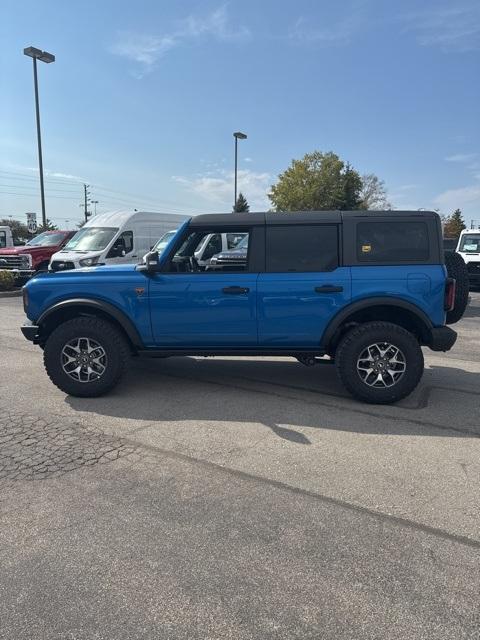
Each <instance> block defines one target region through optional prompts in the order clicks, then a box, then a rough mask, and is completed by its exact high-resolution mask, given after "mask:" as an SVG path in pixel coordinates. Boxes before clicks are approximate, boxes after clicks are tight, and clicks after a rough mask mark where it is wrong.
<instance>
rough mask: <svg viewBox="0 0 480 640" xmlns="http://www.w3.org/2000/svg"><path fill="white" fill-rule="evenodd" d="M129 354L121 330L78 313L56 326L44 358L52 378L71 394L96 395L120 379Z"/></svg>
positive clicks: (102, 392) (49, 338) (100, 320)
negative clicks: (76, 316)
mask: <svg viewBox="0 0 480 640" xmlns="http://www.w3.org/2000/svg"><path fill="white" fill-rule="evenodd" d="M128 358H129V349H128V344H127V342H126V340H125V338H124V337H123V335H122V334H121V333H120V331H119V330H118V329H117V328H116V327H114V326H113V325H112V324H110V323H109V322H106V321H105V320H102V319H101V318H87V317H80V318H75V319H73V320H68V321H67V322H64V323H63V324H61V325H60V326H59V327H57V328H56V329H55V330H54V331H53V332H52V333H51V334H50V336H49V337H48V339H47V342H46V343H45V349H44V354H43V360H44V364H45V369H46V370H47V373H48V375H49V377H50V379H51V381H52V382H53V383H54V384H55V385H56V386H57V387H58V388H59V389H61V390H62V391H64V392H65V393H68V394H69V395H72V396H80V397H95V396H101V395H103V394H105V393H107V392H108V391H110V390H111V389H112V388H113V387H114V386H115V385H116V384H117V382H118V381H119V380H120V378H121V376H122V374H123V372H124V370H125V368H126V365H127V362H128Z"/></svg>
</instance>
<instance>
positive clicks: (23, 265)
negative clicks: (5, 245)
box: [0, 255, 30, 269]
mask: <svg viewBox="0 0 480 640" xmlns="http://www.w3.org/2000/svg"><path fill="white" fill-rule="evenodd" d="M29 268H30V262H29V260H28V257H27V256H22V255H18V256H1V255H0V269H29Z"/></svg>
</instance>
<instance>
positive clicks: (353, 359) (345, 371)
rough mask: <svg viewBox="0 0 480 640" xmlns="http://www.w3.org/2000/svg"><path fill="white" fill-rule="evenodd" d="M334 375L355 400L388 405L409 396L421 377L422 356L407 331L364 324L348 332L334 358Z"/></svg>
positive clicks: (381, 325) (416, 342)
mask: <svg viewBox="0 0 480 640" xmlns="http://www.w3.org/2000/svg"><path fill="white" fill-rule="evenodd" d="M335 364H336V367H337V372H338V375H339V377H340V380H341V381H342V383H343V385H344V387H345V388H346V389H347V391H349V392H350V393H351V394H352V396H353V397H354V398H357V399H358V400H362V401H363V402H369V403H372V404H390V403H392V402H397V401H398V400H402V399H403V398H405V397H406V396H408V395H409V394H410V393H411V392H412V391H413V390H414V389H415V387H416V386H417V385H418V383H419V382H420V379H421V377H422V374H423V353H422V349H421V348H420V345H419V343H418V340H417V339H416V338H415V336H413V335H412V334H411V333H410V332H409V331H406V330H405V329H403V327H399V326H398V325H396V324H393V323H391V322H367V323H365V324H361V325H359V326H358V327H355V328H354V329H352V330H351V331H350V332H348V333H347V334H346V335H345V336H344V337H343V339H342V340H341V342H340V344H339V345H338V348H337V352H336V355H335Z"/></svg>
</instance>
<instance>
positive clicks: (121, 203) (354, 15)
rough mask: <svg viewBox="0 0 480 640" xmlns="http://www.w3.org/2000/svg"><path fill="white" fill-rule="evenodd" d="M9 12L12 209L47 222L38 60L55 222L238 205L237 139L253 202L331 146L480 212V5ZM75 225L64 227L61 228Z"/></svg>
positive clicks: (6, 187)
mask: <svg viewBox="0 0 480 640" xmlns="http://www.w3.org/2000/svg"><path fill="white" fill-rule="evenodd" d="M0 11H1V15H0V37H1V39H2V57H1V60H0V83H1V85H0V95H1V100H0V185H1V186H0V217H4V216H7V215H12V216H13V217H15V218H18V219H22V218H24V217H25V216H24V213H25V212H26V211H37V212H38V213H39V212H40V204H39V195H38V184H37V183H38V179H37V175H38V174H37V170H36V167H37V166H38V160H37V153H36V138H35V120H34V103H33V82H32V69H31V61H30V59H28V58H26V57H25V56H23V54H22V51H23V48H24V47H25V46H28V45H33V46H36V47H39V48H42V49H45V50H48V51H51V52H52V53H54V54H55V55H56V57H57V59H56V62H55V63H54V64H51V65H45V64H40V65H39V80H40V100H41V117H42V135H43V146H44V166H45V168H46V185H47V213H48V215H49V217H51V218H52V219H54V220H55V221H56V222H57V223H59V224H60V225H61V226H67V225H70V226H72V225H73V223H74V221H76V220H79V219H80V218H81V209H80V207H79V204H80V203H81V201H82V188H81V183H82V182H83V181H86V182H88V183H89V184H90V185H92V187H91V192H92V197H93V198H94V199H96V200H98V201H99V204H98V205H97V211H99V212H100V211H105V210H111V209H118V208H130V207H136V208H142V209H151V210H163V211H172V212H182V213H183V212H185V213H196V212H199V211H201V212H205V211H228V210H230V208H231V205H232V199H233V137H232V132H233V131H236V130H241V131H245V132H246V133H247V134H248V139H247V140H245V141H242V142H241V143H240V153H239V164H240V188H241V189H242V191H244V193H245V195H246V197H247V198H248V200H249V201H250V204H251V208H252V209H265V208H266V207H268V200H267V198H266V195H265V194H266V192H267V191H268V188H269V186H270V185H271V184H272V183H274V182H275V179H276V176H277V175H278V173H280V172H281V171H283V170H284V169H285V168H286V167H287V166H288V165H289V163H290V162H291V160H292V158H298V157H301V156H303V155H304V154H305V153H306V152H309V151H313V150H314V149H320V150H323V151H329V150H332V151H335V152H336V153H338V154H339V155H340V156H341V157H342V158H343V159H345V160H349V161H350V162H351V163H352V164H353V166H354V167H355V168H356V169H358V170H359V171H360V172H361V173H368V172H373V173H376V174H377V175H378V176H379V177H381V178H382V179H384V180H385V183H386V186H387V188H388V193H389V198H390V200H391V202H392V203H393V205H394V206H395V207H396V208H415V209H416V208H420V207H425V208H438V209H440V210H441V211H442V212H445V213H448V212H451V210H453V209H454V208H455V207H457V206H458V207H460V208H462V210H463V211H464V214H465V217H466V218H467V219H468V220H470V219H471V218H475V219H480V119H479V114H480V82H479V78H480V4H479V2H478V0H473V1H467V0H457V1H455V2H453V1H449V2H442V1H437V0H435V1H434V0H426V1H424V2H413V1H411V0H404V1H403V2H401V3H399V2H393V1H387V0H383V1H380V0H345V1H344V2H338V1H337V2H333V1H330V0H329V1H322V0H317V1H313V0H297V1H296V2H286V1H283V2H282V1H278V0H277V1H274V0H255V1H253V0H241V1H240V0H231V1H230V2H227V3H222V2H221V1H210V0H208V1H206V0H199V1H196V2H190V1H186V0H185V1H177V2H167V1H160V0H158V1H156V2H155V1H153V0H151V1H150V0H139V1H138V2H131V0H129V1H128V2H127V1H124V0H116V1H112V0H102V1H99V0H97V1H96V2H92V1H90V0H86V1H84V2H81V3H80V2H57V1H52V0H45V1H44V2H37V1H36V2H33V1H31V0H22V2H21V3H19V2H17V1H11V0H3V3H2V8H1V10H0ZM67 220H68V221H69V222H67Z"/></svg>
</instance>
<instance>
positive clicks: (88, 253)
mask: <svg viewBox="0 0 480 640" xmlns="http://www.w3.org/2000/svg"><path fill="white" fill-rule="evenodd" d="M186 219H187V216H181V215H177V214H170V213H154V212H147V211H114V212H110V213H103V214H100V215H97V216H95V217H93V218H91V219H90V220H89V221H88V222H86V223H85V224H84V226H83V227H82V228H81V229H80V230H79V231H77V233H76V234H75V235H74V237H73V238H72V239H71V240H70V242H69V243H68V244H67V245H66V246H65V247H64V248H63V249H62V250H61V251H59V252H58V253H55V254H54V255H53V256H52V259H51V261H50V267H49V269H50V271H68V270H69V269H79V268H81V267H92V266H94V265H96V264H124V263H131V262H134V263H135V262H139V261H140V260H141V258H142V256H143V255H144V254H145V253H146V252H147V251H148V250H149V249H150V247H151V246H152V245H154V244H155V243H156V242H157V240H158V239H159V238H160V236H161V235H162V234H164V233H165V231H168V230H170V229H171V228H172V226H174V225H175V224H177V225H180V224H181V223H182V222H183V221H184V220H186Z"/></svg>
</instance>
